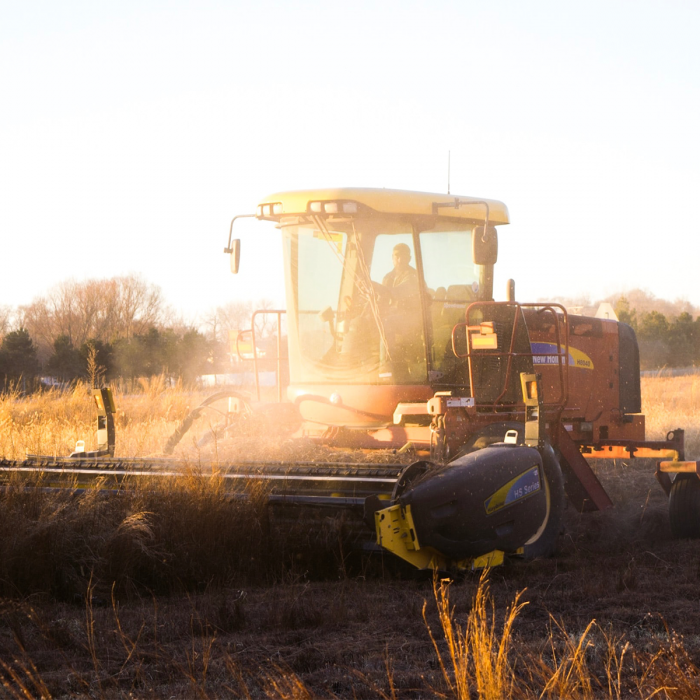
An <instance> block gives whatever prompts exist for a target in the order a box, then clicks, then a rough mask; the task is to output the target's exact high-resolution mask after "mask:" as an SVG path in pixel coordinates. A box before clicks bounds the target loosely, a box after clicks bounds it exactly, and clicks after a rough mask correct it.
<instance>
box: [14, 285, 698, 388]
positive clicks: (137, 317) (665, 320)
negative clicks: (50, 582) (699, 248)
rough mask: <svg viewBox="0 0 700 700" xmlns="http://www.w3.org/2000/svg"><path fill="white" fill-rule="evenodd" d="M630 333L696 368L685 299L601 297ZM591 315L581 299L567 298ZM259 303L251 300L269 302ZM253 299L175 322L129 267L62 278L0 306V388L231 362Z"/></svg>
mask: <svg viewBox="0 0 700 700" xmlns="http://www.w3.org/2000/svg"><path fill="white" fill-rule="evenodd" d="M605 301H610V303H612V304H613V306H614V308H615V312H616V313H617V316H618V318H619V320H620V321H622V322H623V323H627V324H629V325H630V326H632V328H633V329H634V330H635V332H636V333H637V338H638V341H639V349H640V359H641V365H642V369H655V368H661V367H689V366H700V315H698V313H697V312H698V310H697V309H695V308H694V307H692V306H691V305H690V304H688V303H687V302H668V301H665V300H661V299H656V298H655V297H653V296H652V295H650V294H648V293H646V292H642V291H640V290H633V291H632V292H630V293H628V294H627V295H623V296H618V297H615V298H611V299H607V300H605ZM565 305H566V306H576V307H577V308H578V309H579V310H580V311H581V312H582V313H585V314H591V315H592V314H595V308H596V307H597V304H596V305H591V304H590V302H585V301H584V302H583V303H577V302H574V301H569V302H566V303H565ZM271 307H272V304H271V303H270V302H269V301H266V300H262V301H260V302H257V304H256V308H271ZM252 312H253V304H252V303H251V302H249V301H237V302H236V301H234V302H230V303H228V304H226V305H222V306H218V307H216V308H214V309H213V310H211V311H209V312H208V313H207V314H206V315H205V316H204V317H203V318H202V319H200V322H199V323H198V324H197V325H194V324H187V323H185V322H183V321H181V320H178V319H177V318H176V317H175V316H174V314H173V312H172V311H171V310H170V309H169V308H168V306H167V305H166V303H165V301H164V299H163V296H162V293H161V291H160V289H159V288H158V287H156V286H154V285H152V284H149V283H147V282H145V281H144V280H143V279H142V278H140V277H139V276H137V275H129V276H125V277H114V278H111V279H102V280H99V279H93V280H87V281H83V282H76V281H67V282H63V283H61V284H59V285H57V286H56V287H54V288H53V289H51V290H50V291H49V292H48V293H47V294H46V295H44V296H40V297H37V298H36V299H34V301H32V303H31V304H29V305H28V306H24V307H19V308H18V309H11V308H10V307H7V306H0V337H1V338H2V342H1V343H0V389H1V388H2V387H8V386H16V385H17V382H19V381H20V380H21V381H22V382H23V385H24V387H25V388H26V386H27V382H29V385H30V386H31V385H32V383H33V382H35V381H36V379H37V378H38V377H39V376H48V377H51V378H53V379H54V380H56V381H58V382H71V381H74V380H76V379H79V378H92V379H93V380H94V379H95V376H96V375H97V376H99V377H100V378H101V380H103V381H114V380H115V379H118V378H123V379H127V380H129V379H135V378H137V377H147V376H152V375H156V374H166V375H168V376H172V377H174V378H179V379H182V380H183V382H185V383H186V384H190V383H192V382H194V381H195V379H196V378H197V377H199V376H200V375H202V374H210V373H223V372H227V371H230V370H231V368H232V367H231V355H230V344H229V331H232V330H239V331H240V330H243V329H246V328H249V327H250V322H251V315H252ZM258 323H259V325H258V327H257V328H256V331H257V335H258V337H259V338H261V339H262V344H263V345H264V344H265V343H266V342H268V343H269V344H270V346H271V347H274V345H275V339H276V335H275V334H276V327H275V326H274V324H273V323H272V319H271V318H270V317H267V318H266V317H260V318H259V320H258Z"/></svg>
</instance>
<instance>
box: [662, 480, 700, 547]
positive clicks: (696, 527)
mask: <svg viewBox="0 0 700 700" xmlns="http://www.w3.org/2000/svg"><path fill="white" fill-rule="evenodd" d="M668 514H669V517H670V520H671V533H672V534H673V536H674V537H675V538H677V539H685V538H699V537H700V479H699V478H698V476H697V475H696V474H687V473H683V474H678V476H676V478H675V479H674V480H673V484H672V485H671V493H670V496H669V501H668Z"/></svg>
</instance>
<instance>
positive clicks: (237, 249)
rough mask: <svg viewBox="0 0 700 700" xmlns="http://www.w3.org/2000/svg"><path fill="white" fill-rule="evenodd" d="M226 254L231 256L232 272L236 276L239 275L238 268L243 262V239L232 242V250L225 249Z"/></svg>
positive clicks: (235, 239)
mask: <svg viewBox="0 0 700 700" xmlns="http://www.w3.org/2000/svg"><path fill="white" fill-rule="evenodd" d="M224 253H228V254H229V255H230V256H231V272H233V274H234V275H237V274H238V266H239V264H240V262H241V239H240V238H234V239H233V240H232V241H231V247H230V248H224Z"/></svg>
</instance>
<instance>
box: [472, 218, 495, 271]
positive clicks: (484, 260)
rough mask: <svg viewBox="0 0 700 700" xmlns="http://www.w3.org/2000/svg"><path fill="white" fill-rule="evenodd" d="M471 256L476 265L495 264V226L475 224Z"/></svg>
mask: <svg viewBox="0 0 700 700" xmlns="http://www.w3.org/2000/svg"><path fill="white" fill-rule="evenodd" d="M472 257H473V258H474V263H475V264H476V265H495V264H496V260H498V233H496V227H495V226H476V227H475V228H474V232H473V233H472Z"/></svg>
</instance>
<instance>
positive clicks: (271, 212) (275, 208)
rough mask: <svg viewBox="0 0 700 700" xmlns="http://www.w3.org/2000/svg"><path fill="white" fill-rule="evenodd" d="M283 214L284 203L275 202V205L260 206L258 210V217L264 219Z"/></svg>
mask: <svg viewBox="0 0 700 700" xmlns="http://www.w3.org/2000/svg"><path fill="white" fill-rule="evenodd" d="M282 212H283V209H282V202H275V203H274V204H259V205H258V208H257V210H256V216H257V217H258V218H264V217H269V216H277V215H279V214H281V213H282Z"/></svg>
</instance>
